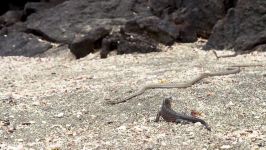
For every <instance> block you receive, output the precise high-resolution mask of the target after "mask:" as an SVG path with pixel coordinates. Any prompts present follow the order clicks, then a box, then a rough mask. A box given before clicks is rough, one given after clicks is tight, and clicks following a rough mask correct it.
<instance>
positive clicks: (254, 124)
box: [0, 42, 266, 150]
mask: <svg viewBox="0 0 266 150" xmlns="http://www.w3.org/2000/svg"><path fill="white" fill-rule="evenodd" d="M201 44H202V43H200V42H198V43H192V44H175V45H174V46H172V47H165V48H163V52H159V53H149V54H129V55H119V56H117V55H114V54H113V55H111V56H110V57H108V58H107V59H99V57H98V54H91V55H89V56H87V57H85V58H82V59H79V60H75V59H73V56H72V55H71V54H70V53H69V51H68V50H64V51H60V50H54V51H49V52H47V53H46V54H44V55H41V56H40V57H35V58H25V57H1V58H0V62H1V63H0V79H1V84H0V149H54V150H55V149H187V150H189V149H206V150H207V149H241V150H242V149H243V150H245V149H261V150H263V149H265V147H266V59H265V58H266V52H253V53H251V54H245V55H240V56H237V57H233V58H222V59H219V60H217V59H216V58H215V57H214V55H213V53H211V52H206V51H203V50H200V47H201ZM228 53H230V52H228V51H227V52H226V51H221V52H218V54H220V55H222V54H228ZM234 64H263V65H264V66H263V67H248V68H241V72H240V73H238V74H232V75H227V76H219V77H210V78H206V79H203V80H202V81H201V82H199V83H197V84H195V85H193V86H192V87H189V88H186V89H154V90H149V91H146V92H145V93H144V94H142V95H140V96H137V97H135V98H133V99H131V100H130V101H128V102H126V103H122V104H118V105H114V106H110V105H107V104H106V101H109V100H119V99H121V98H123V97H125V96H128V95H130V93H132V92H135V91H137V90H138V88H140V87H141V86H143V85H145V84H148V83H167V82H186V81H188V80H191V79H192V78H193V77H195V76H197V75H198V74H199V73H202V72H214V71H220V70H223V69H225V68H226V66H229V65H234ZM168 96H172V97H173V99H174V103H173V109H174V110H176V111H178V112H185V113H188V114H189V113H191V111H195V112H198V113H199V114H200V116H199V117H200V118H202V119H204V120H205V121H206V122H207V123H209V125H210V126H211V128H212V131H211V132H209V131H207V130H206V129H205V128H204V127H203V126H202V125H201V124H200V123H196V124H185V125H184V124H175V123H167V122H165V121H163V120H160V122H159V123H156V122H154V119H155V117H156V113H157V111H158V110H159V108H160V105H161V102H162V100H163V99H164V98H165V97H168Z"/></svg>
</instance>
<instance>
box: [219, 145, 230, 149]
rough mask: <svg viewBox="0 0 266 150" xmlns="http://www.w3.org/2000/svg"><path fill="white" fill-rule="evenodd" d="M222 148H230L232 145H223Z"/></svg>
mask: <svg viewBox="0 0 266 150" xmlns="http://www.w3.org/2000/svg"><path fill="white" fill-rule="evenodd" d="M220 148H221V149H229V148H231V146H230V145H223V146H221V147H220Z"/></svg>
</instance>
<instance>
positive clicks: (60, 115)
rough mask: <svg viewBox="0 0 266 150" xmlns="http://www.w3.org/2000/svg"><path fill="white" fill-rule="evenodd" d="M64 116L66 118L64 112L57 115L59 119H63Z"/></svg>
mask: <svg viewBox="0 0 266 150" xmlns="http://www.w3.org/2000/svg"><path fill="white" fill-rule="evenodd" d="M63 116H64V113H63V112H62V113H59V114H57V115H55V117H57V118H62V117H63Z"/></svg>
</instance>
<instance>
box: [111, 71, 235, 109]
mask: <svg viewBox="0 0 266 150" xmlns="http://www.w3.org/2000/svg"><path fill="white" fill-rule="evenodd" d="M239 72H240V66H233V67H232V66H230V68H227V70H224V71H220V72H215V73H202V74H199V75H198V76H196V77H195V78H194V79H192V80H191V81H188V82H183V83H182V82H181V83H165V84H147V85H145V86H143V87H142V88H140V89H139V90H138V91H137V92H136V93H133V94H132V95H129V96H128V97H125V98H123V99H122V100H120V101H109V102H108V103H109V104H112V105H115V104H119V103H123V102H126V101H128V100H129V99H131V98H134V97H136V96H138V95H141V94H143V93H144V92H145V91H146V90H148V89H155V88H187V87H190V86H192V85H193V84H195V83H196V82H198V81H200V80H202V79H204V78H207V77H213V76H224V75H229V74H236V73H239Z"/></svg>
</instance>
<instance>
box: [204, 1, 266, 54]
mask: <svg viewBox="0 0 266 150" xmlns="http://www.w3.org/2000/svg"><path fill="white" fill-rule="evenodd" d="M261 44H266V1H265V0H256V1H250V0H238V3H237V5H236V7H235V8H230V9H229V10H228V13H227V15H226V16H225V18H223V19H221V20H219V21H218V22H217V24H216V25H215V27H214V29H213V34H212V35H211V36H210V38H209V40H208V42H207V44H206V45H205V47H204V49H211V48H213V49H235V51H247V50H252V49H254V48H256V47H258V46H259V45H261Z"/></svg>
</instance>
